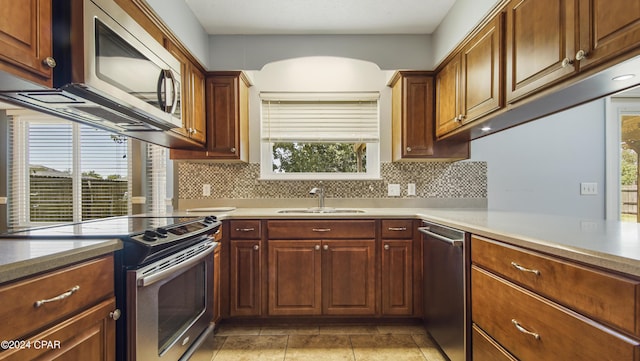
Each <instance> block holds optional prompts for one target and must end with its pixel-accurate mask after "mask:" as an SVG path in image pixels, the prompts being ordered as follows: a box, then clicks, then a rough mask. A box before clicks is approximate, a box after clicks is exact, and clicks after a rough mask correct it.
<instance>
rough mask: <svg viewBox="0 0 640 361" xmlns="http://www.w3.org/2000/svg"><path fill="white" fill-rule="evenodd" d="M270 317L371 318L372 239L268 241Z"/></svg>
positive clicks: (373, 307) (373, 311) (373, 297)
mask: <svg viewBox="0 0 640 361" xmlns="http://www.w3.org/2000/svg"><path fill="white" fill-rule="evenodd" d="M268 248H269V267H268V268H269V292H268V294H269V307H268V308H269V314H270V315H283V316H291V315H321V314H323V315H375V312H376V308H375V297H376V293H375V240H373V239H372V240H269V242H268Z"/></svg>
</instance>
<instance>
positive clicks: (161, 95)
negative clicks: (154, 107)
mask: <svg viewBox="0 0 640 361" xmlns="http://www.w3.org/2000/svg"><path fill="white" fill-rule="evenodd" d="M167 73H168V74H171V71H170V70H166V69H162V70H160V76H158V87H157V89H156V94H157V96H158V105H159V107H160V109H162V111H164V112H166V111H168V110H169V109H170V108H169V106H168V105H167V104H168V103H169V102H168V99H167V86H166V83H167V78H173V76H171V75H167ZM174 87H175V86H174ZM163 88H164V92H163V91H162V90H163Z"/></svg>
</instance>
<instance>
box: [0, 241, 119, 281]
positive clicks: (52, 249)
mask: <svg viewBox="0 0 640 361" xmlns="http://www.w3.org/2000/svg"><path fill="white" fill-rule="evenodd" d="M121 248H122V243H121V242H120V241H119V240H116V239H103V240H99V239H92V240H77V239H75V240H60V239H55V240H45V239H39V240H25V239H15V240H9V239H0V283H5V282H9V281H14V280H17V279H20V278H24V277H27V276H31V275H35V274H38V273H42V272H46V271H50V270H53V269H56V268H60V267H64V266H68V265H71V264H74V263H77V262H81V261H84V260H87V259H90V258H94V257H99V256H102V255H105V254H109V253H111V252H115V251H117V250H119V249H121Z"/></svg>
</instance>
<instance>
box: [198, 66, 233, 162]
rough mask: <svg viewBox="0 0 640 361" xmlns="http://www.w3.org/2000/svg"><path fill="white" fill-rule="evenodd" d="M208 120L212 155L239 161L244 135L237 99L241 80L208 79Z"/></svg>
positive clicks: (218, 77)
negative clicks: (240, 124) (240, 145)
mask: <svg viewBox="0 0 640 361" xmlns="http://www.w3.org/2000/svg"><path fill="white" fill-rule="evenodd" d="M206 84H207V88H206V89H207V90H206V93H207V102H206V104H207V118H208V119H209V121H208V123H209V124H208V125H209V135H208V138H209V139H208V140H209V144H208V149H209V151H208V155H209V156H211V157H217V158H221V159H225V158H229V159H236V158H238V157H239V155H240V148H239V142H240V133H239V131H240V130H239V124H238V122H237V121H236V120H237V119H238V116H239V114H238V111H237V109H238V108H237V104H236V103H237V102H238V98H237V97H236V92H237V87H238V78H237V77H234V76H214V77H208V78H207V80H206Z"/></svg>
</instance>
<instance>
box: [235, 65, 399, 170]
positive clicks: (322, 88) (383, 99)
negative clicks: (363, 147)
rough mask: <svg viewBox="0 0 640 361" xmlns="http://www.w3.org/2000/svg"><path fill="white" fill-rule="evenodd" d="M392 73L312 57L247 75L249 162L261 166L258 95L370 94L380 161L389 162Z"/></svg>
mask: <svg viewBox="0 0 640 361" xmlns="http://www.w3.org/2000/svg"><path fill="white" fill-rule="evenodd" d="M393 73H394V72H393V71H385V70H381V69H380V68H379V67H378V66H377V65H376V64H374V63H372V62H368V61H363V60H357V59H350V58H341V57H327V56H321V57H317V56H311V57H301V58H294V59H287V60H282V61H276V62H273V63H270V64H267V65H266V66H264V68H263V69H262V70H259V71H248V72H247V75H248V76H249V78H250V79H251V81H252V83H253V86H252V87H251V88H249V144H250V147H249V162H251V163H258V162H260V147H259V146H258V144H260V108H261V105H260V92H262V91H266V92H269V91H272V92H287V91H295V92H369V91H377V92H379V93H380V101H379V107H380V108H379V111H380V161H382V162H389V161H391V88H390V87H388V86H387V82H388V81H389V80H390V78H391V77H392V76H393Z"/></svg>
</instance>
